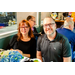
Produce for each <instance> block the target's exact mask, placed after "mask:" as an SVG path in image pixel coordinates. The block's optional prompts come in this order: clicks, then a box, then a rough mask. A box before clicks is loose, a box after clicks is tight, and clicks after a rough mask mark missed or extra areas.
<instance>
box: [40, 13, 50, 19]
mask: <svg viewBox="0 0 75 75" xmlns="http://www.w3.org/2000/svg"><path fill="white" fill-rule="evenodd" d="M50 14H51V12H41V20H43V19H44V18H45V17H49V16H50Z"/></svg>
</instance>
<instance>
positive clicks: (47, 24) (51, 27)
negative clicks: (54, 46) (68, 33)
mask: <svg viewBox="0 0 75 75" xmlns="http://www.w3.org/2000/svg"><path fill="white" fill-rule="evenodd" d="M43 28H44V32H45V33H46V34H47V35H48V36H51V35H52V34H54V32H55V30H56V24H55V22H54V21H53V20H52V18H45V19H44V21H43Z"/></svg>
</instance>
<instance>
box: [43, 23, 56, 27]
mask: <svg viewBox="0 0 75 75" xmlns="http://www.w3.org/2000/svg"><path fill="white" fill-rule="evenodd" d="M54 24H55V23H49V24H45V25H43V26H44V27H46V28H47V27H48V26H49V27H50V26H51V27H52V26H53V25H54Z"/></svg>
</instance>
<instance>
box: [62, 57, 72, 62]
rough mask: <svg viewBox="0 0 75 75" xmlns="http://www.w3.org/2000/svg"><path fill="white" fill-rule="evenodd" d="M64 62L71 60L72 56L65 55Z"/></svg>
mask: <svg viewBox="0 0 75 75" xmlns="http://www.w3.org/2000/svg"><path fill="white" fill-rule="evenodd" d="M63 62H71V56H70V57H63Z"/></svg>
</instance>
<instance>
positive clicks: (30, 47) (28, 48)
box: [7, 35, 36, 58]
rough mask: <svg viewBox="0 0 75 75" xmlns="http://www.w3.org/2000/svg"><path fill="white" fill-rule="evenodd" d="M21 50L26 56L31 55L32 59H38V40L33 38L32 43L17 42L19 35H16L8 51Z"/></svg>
mask: <svg viewBox="0 0 75 75" xmlns="http://www.w3.org/2000/svg"><path fill="white" fill-rule="evenodd" d="M11 48H13V49H19V50H21V51H22V52H23V53H25V54H30V56H31V58H36V40H35V38H31V40H30V41H28V42H25V41H22V40H20V41H17V35H14V36H13V38H12V39H11V41H10V42H9V45H8V47H7V49H11Z"/></svg>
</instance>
